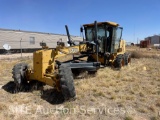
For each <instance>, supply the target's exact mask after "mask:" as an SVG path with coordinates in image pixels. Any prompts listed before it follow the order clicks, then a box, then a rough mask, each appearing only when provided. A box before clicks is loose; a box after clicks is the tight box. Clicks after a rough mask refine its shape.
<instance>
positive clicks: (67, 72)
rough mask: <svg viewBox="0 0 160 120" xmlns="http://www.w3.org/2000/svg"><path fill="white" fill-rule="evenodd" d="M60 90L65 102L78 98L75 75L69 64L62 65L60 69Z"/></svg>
mask: <svg viewBox="0 0 160 120" xmlns="http://www.w3.org/2000/svg"><path fill="white" fill-rule="evenodd" d="M59 76H60V89H61V92H62V95H63V97H64V99H65V100H69V99H70V98H74V97H75V96H76V93H75V87H74V81H73V74H72V71H71V68H70V66H69V65H67V64H62V65H60V67H59Z"/></svg>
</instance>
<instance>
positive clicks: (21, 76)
mask: <svg viewBox="0 0 160 120" xmlns="http://www.w3.org/2000/svg"><path fill="white" fill-rule="evenodd" d="M27 69H28V64H26V63H19V64H16V65H15V66H14V67H13V69H12V75H13V76H12V78H13V79H14V83H15V84H16V87H17V88H18V89H21V90H22V89H24V88H25V86H26V85H27V84H28V81H27V77H26V72H27Z"/></svg>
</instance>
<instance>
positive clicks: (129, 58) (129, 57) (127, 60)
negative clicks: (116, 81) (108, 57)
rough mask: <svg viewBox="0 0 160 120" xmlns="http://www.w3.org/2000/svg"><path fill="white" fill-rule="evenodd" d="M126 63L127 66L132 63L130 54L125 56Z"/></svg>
mask: <svg viewBox="0 0 160 120" xmlns="http://www.w3.org/2000/svg"><path fill="white" fill-rule="evenodd" d="M124 63H125V65H128V64H129V63H131V55H130V54H129V53H125V54H124Z"/></svg>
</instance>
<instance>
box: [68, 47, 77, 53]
mask: <svg viewBox="0 0 160 120" xmlns="http://www.w3.org/2000/svg"><path fill="white" fill-rule="evenodd" d="M77 52H78V49H77V48H70V49H69V53H77Z"/></svg>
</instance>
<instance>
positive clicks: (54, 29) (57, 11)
mask: <svg viewBox="0 0 160 120" xmlns="http://www.w3.org/2000/svg"><path fill="white" fill-rule="evenodd" d="M95 20H96V21H97V22H102V21H113V22H117V23H119V24H120V26H122V27H123V35H122V38H123V39H125V40H126V41H127V42H135V43H136V42H137V40H143V39H144V38H145V37H148V36H152V35H155V34H160V0H0V28H6V29H18V30H19V29H20V30H27V31H38V32H46V33H56V34H66V31H65V25H68V27H69V31H70V34H71V35H75V36H80V26H81V25H83V24H86V23H93V22H94V21H95Z"/></svg>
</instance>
